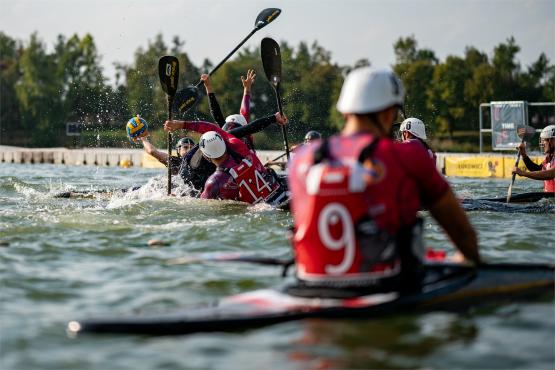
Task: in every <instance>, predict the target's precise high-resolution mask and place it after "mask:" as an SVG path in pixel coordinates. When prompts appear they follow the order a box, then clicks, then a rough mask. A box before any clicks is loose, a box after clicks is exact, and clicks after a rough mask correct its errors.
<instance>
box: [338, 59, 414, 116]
mask: <svg viewBox="0 0 555 370" xmlns="http://www.w3.org/2000/svg"><path fill="white" fill-rule="evenodd" d="M404 98H405V89H404V88H403V83H402V82H401V80H399V78H398V77H397V76H396V75H395V73H393V72H392V71H390V70H387V69H379V70H376V69H372V68H370V67H363V68H357V69H355V70H353V71H352V72H351V73H349V75H348V76H347V78H346V79H345V82H344V83H343V87H342V88H341V94H340V95H339V100H338V101H337V110H338V111H340V112H341V113H355V114H364V113H374V112H379V111H382V110H384V109H386V108H389V107H391V106H393V105H403V102H404Z"/></svg>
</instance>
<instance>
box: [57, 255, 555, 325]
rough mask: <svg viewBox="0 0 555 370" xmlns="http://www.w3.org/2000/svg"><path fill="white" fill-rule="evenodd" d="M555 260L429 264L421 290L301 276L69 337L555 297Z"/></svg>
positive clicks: (368, 316)
mask: <svg viewBox="0 0 555 370" xmlns="http://www.w3.org/2000/svg"><path fill="white" fill-rule="evenodd" d="M554 287H555V265H548V264H508V263H497V264H483V265H480V267H478V268H472V267H469V266H464V265H460V264H447V263H436V264H426V265H425V274H424V278H423V283H422V285H421V289H420V290H419V291H418V292H414V293H405V294H401V293H399V292H395V291H392V292H385V293H374V294H361V293H360V292H357V291H349V290H340V289H330V288H313V287H311V288H306V287H304V286H299V285H298V283H297V282H295V281H288V282H286V283H285V284H283V285H282V286H280V287H277V288H269V289H260V290H254V291H251V292H246V293H240V294H236V295H232V296H229V297H225V298H223V299H221V300H219V301H218V302H216V303H213V304H210V305H200V306H199V305H196V306H191V307H188V308H184V309H182V310H181V311H179V312H176V313H172V314H164V315H151V316H144V315H143V316H134V317H127V318H114V319H90V320H77V321H71V322H69V323H68V324H67V332H68V335H70V336H75V335H78V334H82V333H104V334H139V335H185V334H192V333H201V332H229V331H243V330H247V329H252V328H259V327H263V326H268V325H273V324H278V323H282V322H287V321H293V320H301V319H310V318H321V319H363V318H366V319H371V318H377V317H382V316H385V315H394V314H402V313H414V312H428V311H435V310H444V311H455V312H458V311H465V310H467V309H468V308H470V307H474V306H478V305H483V304H487V303H489V304H495V303H499V302H507V301H509V302H514V301H516V300H525V299H531V298H540V297H544V296H545V297H550V298H551V299H553V295H554V290H553V288H554Z"/></svg>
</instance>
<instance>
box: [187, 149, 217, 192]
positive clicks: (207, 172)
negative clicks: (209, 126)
mask: <svg viewBox="0 0 555 370" xmlns="http://www.w3.org/2000/svg"><path fill="white" fill-rule="evenodd" d="M198 149H199V147H198V145H196V146H194V147H193V148H192V149H191V150H189V152H187V154H185V156H184V157H183V160H182V161H181V166H180V167H179V175H180V176H181V178H182V179H183V181H184V182H185V183H188V184H191V185H192V186H193V187H194V188H195V189H196V190H197V191H199V192H200V193H202V191H203V190H204V184H205V183H206V180H208V178H209V177H210V176H211V175H212V173H214V171H215V170H216V166H215V165H214V164H213V163H211V162H209V161H207V160H206V159H205V158H204V157H203V156H202V152H201V151H200V150H198Z"/></svg>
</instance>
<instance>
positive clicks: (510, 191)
mask: <svg viewBox="0 0 555 370" xmlns="http://www.w3.org/2000/svg"><path fill="white" fill-rule="evenodd" d="M520 143H521V144H522V143H524V136H522V141H521V142H520ZM519 162H520V149H519V150H518V153H517V155H516V161H515V167H518V163H519ZM515 178H516V173H513V177H512V179H511V185H509V189H508V190H507V203H510V202H511V195H513V184H514V183H515Z"/></svg>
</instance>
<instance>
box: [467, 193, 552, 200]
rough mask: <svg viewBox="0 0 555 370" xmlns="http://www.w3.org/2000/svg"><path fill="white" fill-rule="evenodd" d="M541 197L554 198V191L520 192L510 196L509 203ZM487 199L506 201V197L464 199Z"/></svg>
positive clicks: (540, 198)
mask: <svg viewBox="0 0 555 370" xmlns="http://www.w3.org/2000/svg"><path fill="white" fill-rule="evenodd" d="M542 199H555V193H548V192H533V193H522V194H514V195H512V196H511V201H510V202H509V203H533V202H537V201H539V200H542ZM475 200H479V201H487V202H502V203H506V202H507V197H502V198H479V199H464V200H463V203H464V202H465V201H475Z"/></svg>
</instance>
